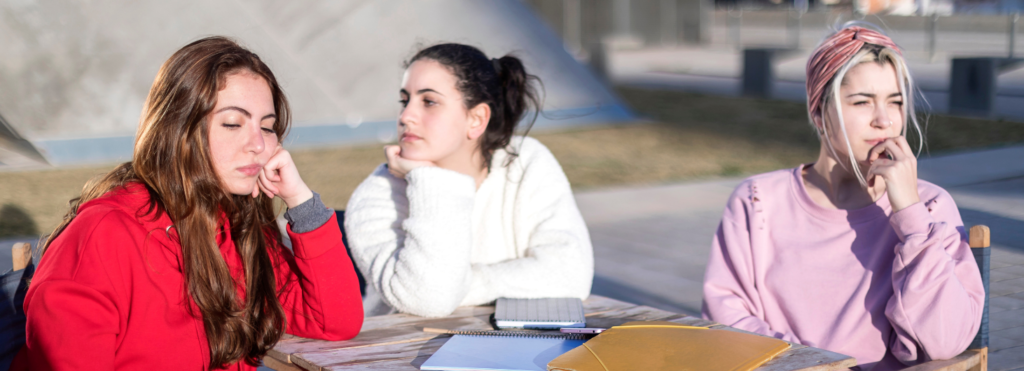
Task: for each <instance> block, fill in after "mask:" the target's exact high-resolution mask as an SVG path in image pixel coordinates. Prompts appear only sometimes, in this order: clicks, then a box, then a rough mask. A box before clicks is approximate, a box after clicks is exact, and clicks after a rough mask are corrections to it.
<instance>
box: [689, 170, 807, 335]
mask: <svg viewBox="0 0 1024 371" xmlns="http://www.w3.org/2000/svg"><path fill="white" fill-rule="evenodd" d="M746 188H747V187H745V186H743V185H741V186H740V187H737V191H736V192H735V193H733V195H732V196H730V197H729V203H728V204H727V205H726V207H725V212H724V213H723V215H722V222H721V223H720V224H719V225H718V231H717V232H716V233H715V237H714V240H713V241H712V243H711V256H710V258H709V259H708V266H707V270H706V272H707V273H705V276H704V308H703V309H702V312H703V313H702V314H703V316H704V319H709V320H710V319H712V316H713V317H714V318H713V320H714V321H717V322H719V323H722V324H725V325H728V326H731V327H735V328H739V329H743V330H747V331H750V332H755V333H759V334H762V335H766V336H772V337H775V338H779V339H783V340H786V341H790V342H794V343H798V344H799V343H800V339H797V337H796V336H795V335H793V334H792V333H790V332H785V333H783V332H779V331H776V330H774V329H772V328H771V326H769V325H768V323H767V322H765V321H763V320H761V318H762V317H764V308H763V307H762V306H761V297H760V293H759V292H758V290H757V287H756V285H755V279H754V262H753V253H752V252H751V250H750V249H751V246H750V232H749V231H750V228H749V219H748V218H747V215H748V212H749V210H750V208H751V207H753V205H750V204H749V203H747V202H745V201H744V200H746V199H747V197H743V196H742V195H740V194H739V193H740V192H741V191H742V190H745V189H746Z"/></svg>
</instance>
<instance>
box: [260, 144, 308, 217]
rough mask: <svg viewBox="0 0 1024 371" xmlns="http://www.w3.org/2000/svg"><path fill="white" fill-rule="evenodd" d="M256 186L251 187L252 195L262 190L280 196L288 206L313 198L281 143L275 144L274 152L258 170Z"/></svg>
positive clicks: (291, 206)
mask: <svg viewBox="0 0 1024 371" xmlns="http://www.w3.org/2000/svg"><path fill="white" fill-rule="evenodd" d="M256 185H257V187H256V188H255V189H253V191H252V194H253V197H256V196H258V195H259V192H260V191H263V193H264V194H266V195H267V196H268V197H270V198H273V197H281V199H282V200H284V203H285V204H286V205H288V208H293V207H296V206H299V205H300V204H302V203H303V202H306V201H307V200H309V199H311V198H313V191H312V190H310V189H309V187H307V186H306V183H305V182H303V181H302V177H301V176H299V170H298V168H296V167H295V162H294V161H292V155H291V154H290V153H288V151H287V150H285V149H284V148H283V147H281V145H280V144H279V145H277V148H276V149H275V152H274V154H273V155H272V156H271V157H270V160H269V161H267V164H266V165H264V166H263V169H262V170H261V171H260V175H259V179H258V180H257V181H256Z"/></svg>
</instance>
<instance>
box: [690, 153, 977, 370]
mask: <svg viewBox="0 0 1024 371" xmlns="http://www.w3.org/2000/svg"><path fill="white" fill-rule="evenodd" d="M802 168H803V165H802V166H800V167H797V168H795V169H790V170H779V171H774V172H770V173H766V174H761V175H756V176H753V177H751V178H748V179H747V180H745V181H744V182H743V183H742V184H740V185H739V187H737V188H736V190H735V191H734V192H733V194H732V196H730V198H729V202H728V204H727V205H726V207H725V213H724V215H723V216H722V222H721V224H719V227H718V232H717V233H716V234H715V238H714V241H713V242H712V246H711V256H710V259H709V261H708V266H707V273H706V276H705V279H704V317H705V318H707V319H711V320H713V321H716V322H719V323H722V324H726V325H729V326H733V327H737V328H740V329H744V330H747V331H752V332H756V333H760V334H764V335H768V336H774V337H777V338H781V339H785V340H788V341H791V342H794V343H800V344H804V345H809V346H813V347H817V348H823V349H827V350H830V351H833V352H838V353H842V354H846V355H849V356H853V357H855V358H856V359H857V362H858V363H859V364H860V365H861V367H862V368H863V369H870V368H872V367H875V369H876V370H891V369H900V368H903V367H906V366H905V365H904V364H906V365H912V364H915V363H919V362H921V361H927V360H931V359H945V358H951V357H953V356H956V355H957V354H959V353H961V352H962V351H964V350H965V349H966V348H967V346H968V345H969V344H970V342H971V340H972V339H973V338H974V335H975V333H977V331H978V327H979V325H980V323H981V313H982V308H983V304H984V297H985V290H984V288H983V287H982V283H981V275H980V273H979V271H978V266H977V264H976V263H975V261H974V257H973V256H972V254H971V251H970V247H969V246H968V244H967V242H966V241H967V238H966V232H965V231H964V227H963V222H962V221H961V220H960V213H959V211H957V208H956V205H955V204H954V203H953V199H952V198H951V197H950V196H949V194H948V193H946V191H945V190H943V189H942V188H939V187H938V186H936V185H934V184H931V183H928V182H925V181H918V185H917V187H918V192H919V193H920V197H921V202H919V203H916V204H914V205H911V206H909V207H907V208H906V209H903V210H900V211H899V212H897V213H895V214H894V213H892V207H891V206H890V205H889V198H888V196H887V195H883V196H882V197H881V198H879V199H878V201H876V202H875V203H874V204H872V205H869V206H867V207H864V208H861V209H857V210H834V209H827V208H824V207H822V206H820V205H818V204H816V203H815V202H814V201H812V200H811V198H810V196H808V194H807V190H806V189H805V188H804V184H803V180H802V177H801V175H800V174H801V171H800V170H801V169H802ZM887 350H888V351H887ZM901 362H902V363H901Z"/></svg>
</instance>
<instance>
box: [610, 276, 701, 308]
mask: <svg viewBox="0 0 1024 371" xmlns="http://www.w3.org/2000/svg"><path fill="white" fill-rule="evenodd" d="M590 292H591V293H592V294H595V295H601V296H605V297H609V298H612V299H616V300H622V301H625V302H630V303H633V304H639V305H646V306H648V307H653V308H658V309H661V310H667V311H670V312H676V313H684V314H688V315H691V316H696V317H700V308H699V307H693V306H691V305H686V304H683V303H677V302H675V301H673V300H671V299H667V298H664V297H661V296H659V295H657V294H652V293H650V292H647V291H645V290H642V289H638V288H636V287H633V286H629V285H625V284H622V283H619V282H617V281H614V280H611V279H608V278H605V277H602V276H600V275H596V274H595V275H594V286H593V288H592V289H591V290H590Z"/></svg>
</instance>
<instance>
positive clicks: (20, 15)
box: [0, 0, 631, 166]
mask: <svg viewBox="0 0 1024 371" xmlns="http://www.w3.org/2000/svg"><path fill="white" fill-rule="evenodd" d="M208 35H225V36H229V37H232V38H235V39H236V40H238V41H239V42H241V43H242V44H243V45H245V46H247V47H249V48H250V49H252V50H253V51H255V52H256V53H258V54H259V55H260V56H261V57H262V58H263V59H264V60H265V61H266V62H267V64H268V65H270V67H271V68H272V69H273V70H274V73H275V74H276V75H277V77H278V79H279V80H280V82H281V84H282V85H283V86H284V89H285V91H286V92H287V94H288V98H289V100H290V101H291V104H292V108H293V111H294V119H295V126H294V128H293V130H292V133H291V135H290V136H289V138H288V142H287V143H288V145H289V146H291V147H292V148H295V147H302V146H330V145H338V144H346V143H361V142H373V141H388V140H391V139H392V138H393V136H394V131H395V128H394V126H395V117H397V114H398V110H399V104H398V102H397V101H398V93H397V91H398V88H399V83H400V79H401V74H402V62H403V61H404V60H406V59H408V58H409V57H411V56H412V55H413V54H414V53H415V52H416V51H417V50H418V49H419V48H420V47H423V46H428V45H431V44H435V43H438V42H460V43H466V44H470V45H474V46H477V47H480V48H481V49H482V50H484V52H485V53H487V54H488V55H490V56H500V55H503V54H505V53H508V52H514V53H515V54H516V55H518V56H520V57H521V58H523V59H524V61H525V63H526V66H527V69H528V70H529V71H531V72H532V73H534V74H536V75H538V76H539V77H540V78H541V79H542V80H543V82H544V86H545V88H546V92H547V95H546V100H545V102H544V108H545V117H542V118H541V119H540V120H539V121H538V123H537V127H538V128H545V127H557V126H567V125H578V124H585V123H589V122H610V121H620V120H628V119H630V118H631V116H630V113H629V112H628V110H627V109H626V108H625V107H624V106H622V105H621V104H620V103H619V102H618V101H617V100H616V98H615V97H614V95H613V94H612V93H610V92H609V90H608V89H607V88H606V87H605V86H603V85H602V84H601V83H600V82H598V80H597V79H595V78H594V76H592V75H591V73H590V72H589V71H588V70H586V69H585V68H584V67H583V66H582V65H580V64H579V63H577V62H576V61H575V60H574V59H573V58H572V57H571V56H570V55H568V54H567V53H566V52H565V50H564V48H563V46H562V42H561V40H560V39H559V38H558V37H557V36H556V35H555V34H554V33H552V32H551V31H550V30H549V29H548V28H547V27H546V26H545V25H544V24H543V23H542V22H541V21H540V20H539V19H538V18H537V17H535V16H534V14H533V13H532V12H531V11H530V9H528V8H527V7H526V6H525V5H524V4H523V3H522V2H520V1H517V0H487V1H477V0H337V1H313V0H292V1H271V0H255V1H245V2H243V1H200V0H176V1H144V2H143V1H124V0H122V1H97V0H78V1H71V0H29V1H24V0H0V50H2V51H3V52H2V53H0V116H3V117H4V118H5V119H6V122H7V123H8V125H9V126H10V127H11V128H13V130H14V131H15V134H14V135H15V136H17V137H20V138H24V139H25V140H27V142H28V143H30V144H31V146H30V147H31V148H26V147H25V146H22V147H19V148H20V150H18V149H11V147H9V146H4V144H2V143H0V146H4V148H6V149H7V152H12V151H14V152H19V153H23V154H25V157H24V158H25V159H31V158H32V151H29V150H28V149H35V150H37V151H38V153H41V154H42V156H43V157H45V159H46V160H47V161H48V162H49V163H50V164H52V165H56V166H61V165H76V164H85V163H101V162H112V161H123V160H127V159H129V158H130V157H131V144H132V141H133V135H134V133H135V129H136V126H137V123H138V118H139V114H140V112H141V110H142V105H143V102H144V100H145V97H146V93H147V92H148V89H149V87H150V84H151V83H152V81H153V78H154V77H155V75H156V73H157V70H158V69H159V67H160V64H161V63H163V61H164V60H166V59H167V58H168V57H169V56H170V55H171V54H172V53H173V52H174V51H175V50H177V49H178V48H180V47H181V46H184V45H185V44H187V43H188V42H190V41H193V40H195V39H198V38H200V37H203V36H208ZM5 153H6V152H5ZM12 153H13V152H12ZM25 161H28V160H25ZM0 162H4V161H3V160H0Z"/></svg>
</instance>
